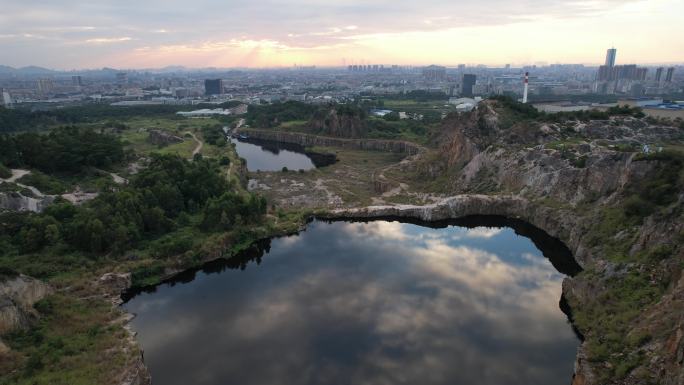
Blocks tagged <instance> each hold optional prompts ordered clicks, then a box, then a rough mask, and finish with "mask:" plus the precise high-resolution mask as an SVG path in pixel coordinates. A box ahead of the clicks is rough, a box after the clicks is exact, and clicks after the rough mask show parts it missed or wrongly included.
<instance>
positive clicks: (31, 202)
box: [0, 193, 55, 213]
mask: <svg viewBox="0 0 684 385" xmlns="http://www.w3.org/2000/svg"><path fill="white" fill-rule="evenodd" d="M54 200H55V197H54V196H44V197H42V198H32V197H26V196H23V195H21V194H19V193H0V210H9V211H33V212H36V213H37V212H41V211H43V209H44V208H45V207H47V206H48V205H50V204H51V203H52V202H53V201H54Z"/></svg>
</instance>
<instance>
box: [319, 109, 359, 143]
mask: <svg viewBox="0 0 684 385" xmlns="http://www.w3.org/2000/svg"><path fill="white" fill-rule="evenodd" d="M360 112H361V111H356V110H349V111H347V110H342V111H338V108H330V109H328V110H325V111H321V112H319V113H317V114H316V115H315V116H314V117H313V118H312V119H311V120H310V121H309V122H308V123H307V128H308V129H309V130H311V132H312V133H315V134H319V135H324V136H332V137H336V138H363V137H364V136H366V133H367V132H368V129H367V127H366V123H365V121H364V120H363V117H362V116H361V113H360Z"/></svg>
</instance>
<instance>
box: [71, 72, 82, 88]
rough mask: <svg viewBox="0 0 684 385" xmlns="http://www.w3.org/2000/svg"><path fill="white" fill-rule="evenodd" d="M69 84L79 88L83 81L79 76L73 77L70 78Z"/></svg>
mask: <svg viewBox="0 0 684 385" xmlns="http://www.w3.org/2000/svg"><path fill="white" fill-rule="evenodd" d="M71 84H72V85H74V86H76V87H80V86H82V85H83V79H82V78H81V77H80V76H79V75H75V76H72V77H71Z"/></svg>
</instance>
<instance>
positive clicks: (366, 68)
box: [347, 64, 396, 72]
mask: <svg viewBox="0 0 684 385" xmlns="http://www.w3.org/2000/svg"><path fill="white" fill-rule="evenodd" d="M392 67H394V68H396V66H392ZM347 70H348V71H351V72H372V71H375V72H377V71H384V70H385V65H384V64H353V65H348V66H347Z"/></svg>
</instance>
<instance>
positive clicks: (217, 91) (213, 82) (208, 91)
mask: <svg viewBox="0 0 684 385" xmlns="http://www.w3.org/2000/svg"><path fill="white" fill-rule="evenodd" d="M222 93H223V80H222V79H206V80H205V81H204V94H205V95H207V96H209V95H221V94H222Z"/></svg>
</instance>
